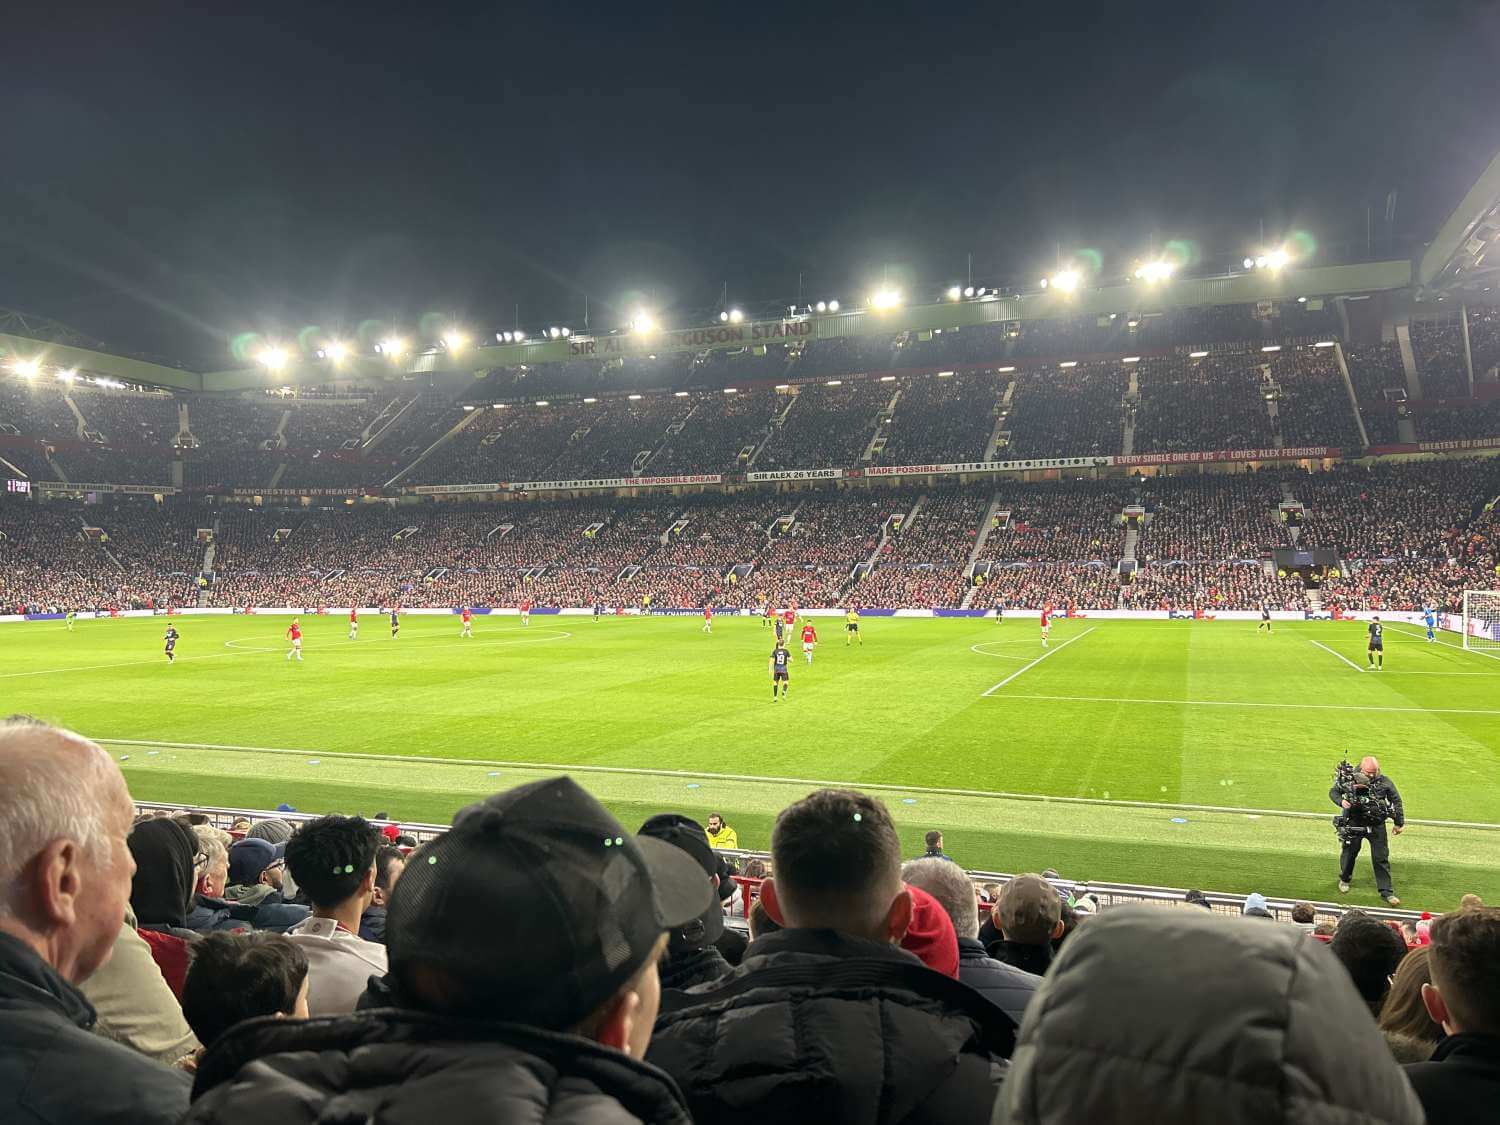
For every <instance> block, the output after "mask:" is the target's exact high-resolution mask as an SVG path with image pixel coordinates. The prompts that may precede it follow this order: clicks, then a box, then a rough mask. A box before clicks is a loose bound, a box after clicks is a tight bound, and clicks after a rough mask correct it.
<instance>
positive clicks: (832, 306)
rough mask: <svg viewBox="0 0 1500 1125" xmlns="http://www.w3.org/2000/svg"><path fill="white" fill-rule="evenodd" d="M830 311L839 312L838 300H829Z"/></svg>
mask: <svg viewBox="0 0 1500 1125" xmlns="http://www.w3.org/2000/svg"><path fill="white" fill-rule="evenodd" d="M828 311H829V312H838V311H839V303H838V302H837V301H829V302H828Z"/></svg>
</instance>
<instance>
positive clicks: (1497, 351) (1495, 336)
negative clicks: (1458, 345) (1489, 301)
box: [1464, 305, 1500, 385]
mask: <svg viewBox="0 0 1500 1125" xmlns="http://www.w3.org/2000/svg"><path fill="white" fill-rule="evenodd" d="M1464 312H1465V315H1466V316H1467V317H1468V318H1469V357H1470V359H1471V360H1472V361H1473V363H1474V382H1475V384H1476V385H1477V384H1479V383H1480V382H1489V383H1494V382H1495V381H1496V379H1497V378H1500V374H1497V372H1496V368H1497V367H1500V309H1496V308H1494V307H1493V306H1484V305H1480V306H1470V307H1469V308H1467V309H1465V310H1464Z"/></svg>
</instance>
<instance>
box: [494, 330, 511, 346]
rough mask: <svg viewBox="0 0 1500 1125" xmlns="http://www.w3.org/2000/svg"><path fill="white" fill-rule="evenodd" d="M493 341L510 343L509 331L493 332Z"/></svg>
mask: <svg viewBox="0 0 1500 1125" xmlns="http://www.w3.org/2000/svg"><path fill="white" fill-rule="evenodd" d="M495 343H497V344H508V343H510V333H509V332H496V333H495Z"/></svg>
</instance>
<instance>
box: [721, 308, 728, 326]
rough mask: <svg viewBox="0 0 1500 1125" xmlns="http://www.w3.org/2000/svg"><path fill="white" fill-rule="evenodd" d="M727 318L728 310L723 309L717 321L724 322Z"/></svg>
mask: <svg viewBox="0 0 1500 1125" xmlns="http://www.w3.org/2000/svg"><path fill="white" fill-rule="evenodd" d="M728 320H729V310H728V309H725V310H724V311H723V312H721V313H720V314H719V323H720V324H724V323H726V322H727V321H728Z"/></svg>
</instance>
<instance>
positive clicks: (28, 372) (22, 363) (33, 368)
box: [10, 358, 42, 379]
mask: <svg viewBox="0 0 1500 1125" xmlns="http://www.w3.org/2000/svg"><path fill="white" fill-rule="evenodd" d="M10 369H11V370H12V371H14V372H15V373H16V374H17V375H19V376H21V378H23V379H34V378H35V377H36V373H37V372H38V371H40V370H41V369H42V361H41V360H39V359H36V358H32V359H18V360H16V361H15V362H14V363H12V364H11V365H10Z"/></svg>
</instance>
